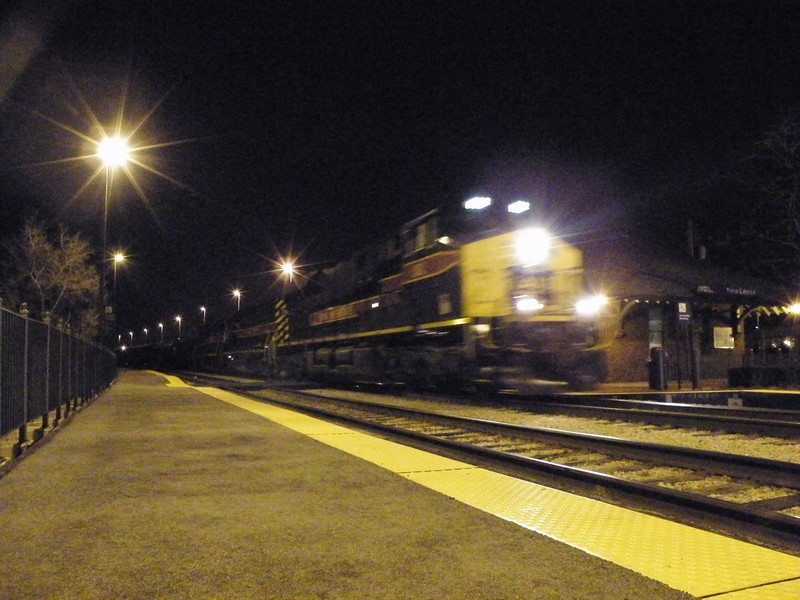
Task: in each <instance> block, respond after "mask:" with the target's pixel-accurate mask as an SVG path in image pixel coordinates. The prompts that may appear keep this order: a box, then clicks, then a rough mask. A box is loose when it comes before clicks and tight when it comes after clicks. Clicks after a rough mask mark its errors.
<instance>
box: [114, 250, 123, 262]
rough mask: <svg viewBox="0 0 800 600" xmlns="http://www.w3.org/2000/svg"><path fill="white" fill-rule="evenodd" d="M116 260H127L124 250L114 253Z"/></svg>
mask: <svg viewBox="0 0 800 600" xmlns="http://www.w3.org/2000/svg"><path fill="white" fill-rule="evenodd" d="M114 262H115V263H117V264H119V263H123V262H125V255H124V254H123V253H122V252H116V253H115V254H114Z"/></svg>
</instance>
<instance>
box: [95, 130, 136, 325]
mask: <svg viewBox="0 0 800 600" xmlns="http://www.w3.org/2000/svg"><path fill="white" fill-rule="evenodd" d="M97 156H98V157H99V158H100V160H102V161H103V166H104V167H105V170H106V192H105V196H104V202H103V232H102V233H103V234H102V254H101V256H102V257H103V260H102V261H101V267H100V269H101V272H100V309H101V311H103V313H104V314H105V312H106V310H107V307H106V236H107V231H108V203H109V198H110V197H111V184H112V183H113V180H114V171H116V169H117V167H122V166H124V165H125V163H126V162H127V161H128V158H129V157H130V148H128V143H127V141H126V140H125V139H123V138H121V137H107V138H104V139H102V140H101V141H100V143H99V144H98V145H97ZM115 266H116V263H115ZM112 310H113V309H112ZM112 314H113V313H112Z"/></svg>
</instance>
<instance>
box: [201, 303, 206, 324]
mask: <svg viewBox="0 0 800 600" xmlns="http://www.w3.org/2000/svg"><path fill="white" fill-rule="evenodd" d="M200 312H201V313H203V325H205V324H206V307H205V306H201V307H200Z"/></svg>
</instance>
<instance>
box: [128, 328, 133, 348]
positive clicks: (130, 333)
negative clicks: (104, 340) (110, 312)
mask: <svg viewBox="0 0 800 600" xmlns="http://www.w3.org/2000/svg"><path fill="white" fill-rule="evenodd" d="M128 335H130V336H131V347H133V332H132V331H129V332H128Z"/></svg>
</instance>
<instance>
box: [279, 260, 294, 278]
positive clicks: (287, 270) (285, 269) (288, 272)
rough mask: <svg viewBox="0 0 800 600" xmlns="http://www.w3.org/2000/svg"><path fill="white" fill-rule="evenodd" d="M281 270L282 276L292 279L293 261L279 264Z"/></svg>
mask: <svg viewBox="0 0 800 600" xmlns="http://www.w3.org/2000/svg"><path fill="white" fill-rule="evenodd" d="M281 272H282V273H283V275H284V277H288V278H289V281H292V280H293V279H294V263H292V262H285V263H283V264H282V265H281Z"/></svg>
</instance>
